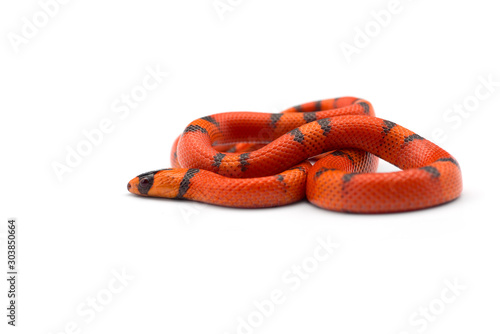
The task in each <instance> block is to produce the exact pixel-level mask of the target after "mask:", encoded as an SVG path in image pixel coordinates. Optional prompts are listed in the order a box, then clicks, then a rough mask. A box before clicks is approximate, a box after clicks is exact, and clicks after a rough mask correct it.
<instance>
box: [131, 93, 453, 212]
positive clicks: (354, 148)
mask: <svg viewBox="0 0 500 334" xmlns="http://www.w3.org/2000/svg"><path fill="white" fill-rule="evenodd" d="M377 157H380V158H382V159H384V160H386V161H388V162H390V163H392V164H394V165H395V166H397V167H399V168H400V169H402V170H401V171H397V172H392V173H376V169H377V165H378V158H377ZM310 158H314V159H315V160H317V161H316V163H314V165H312V164H311V162H310V160H311V159H310ZM171 163H172V166H173V167H174V168H169V169H162V170H157V171H152V172H148V173H144V174H141V175H139V176H137V177H135V178H134V179H132V180H131V181H130V182H129V184H128V187H127V188H128V190H129V191H130V192H132V193H135V194H137V195H143V196H153V197H165V198H183V199H190V200H195V201H201V202H206V203H211V204H217V205H222V206H231V207H243V208H261V207H272V206H280V205H286V204H289V203H293V202H296V201H299V200H301V199H303V198H304V197H305V196H307V199H308V200H309V201H310V202H311V203H313V204H315V205H317V206H319V207H322V208H325V209H329V210H334V211H345V212H359V213H384V212H399V211H410V210H416V209H423V208H427V207H431V206H435V205H439V204H442V203H446V202H448V201H451V200H453V199H455V198H457V197H458V196H459V195H460V193H461V191H462V177H461V172H460V167H459V165H458V163H457V161H456V160H455V159H454V158H453V157H452V156H451V155H450V154H449V153H448V152H446V151H445V150H443V149H442V148H440V147H439V146H437V145H435V144H433V143H432V142H430V141H428V140H426V139H424V138H422V137H421V136H419V135H418V134H416V133H414V132H412V131H410V130H408V129H406V128H404V127H402V126H400V125H398V124H395V123H393V122H391V121H387V120H383V119H380V118H377V117H375V114H374V110H373V107H372V105H371V104H370V103H369V102H368V101H366V100H362V99H358V98H354V97H343V98H336V99H328V100H321V101H316V102H310V103H305V104H302V105H299V106H295V107H292V108H290V109H287V110H285V111H283V112H282V113H278V114H270V113H257V112H228V113H220V114H215V115H212V116H207V117H202V118H199V119H197V120H195V121H193V122H191V123H190V124H189V125H188V126H187V127H186V129H185V130H184V132H183V134H182V135H181V136H180V137H179V138H178V139H177V140H176V141H175V143H174V146H173V148H172V154H171Z"/></svg>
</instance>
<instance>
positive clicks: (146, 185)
mask: <svg viewBox="0 0 500 334" xmlns="http://www.w3.org/2000/svg"><path fill="white" fill-rule="evenodd" d="M154 177H155V176H154V174H147V175H145V176H143V177H141V178H140V179H139V184H138V185H137V190H139V192H140V193H141V194H143V195H147V194H148V192H149V189H151V187H152V186H153V182H154Z"/></svg>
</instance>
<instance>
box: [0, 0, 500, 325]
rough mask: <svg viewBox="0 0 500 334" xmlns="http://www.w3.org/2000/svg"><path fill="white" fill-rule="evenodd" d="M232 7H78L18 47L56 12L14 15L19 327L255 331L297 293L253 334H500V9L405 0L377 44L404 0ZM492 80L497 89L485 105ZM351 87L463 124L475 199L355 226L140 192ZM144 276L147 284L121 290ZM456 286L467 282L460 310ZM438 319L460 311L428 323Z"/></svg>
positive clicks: (11, 187) (407, 119) (11, 207)
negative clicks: (241, 134) (224, 122)
mask: <svg viewBox="0 0 500 334" xmlns="http://www.w3.org/2000/svg"><path fill="white" fill-rule="evenodd" d="M47 1H48V0H46V1H42V2H43V3H44V2H47ZM227 1H229V0H223V1H221V2H222V3H230V5H229V6H231V10H228V11H227V12H224V13H223V14H222V16H221V15H219V14H220V13H218V12H217V10H216V9H215V8H214V6H213V2H212V0H205V1H201V0H197V1H154V0H143V1H118V0H115V1H96V0H87V1H78V0H74V1H69V2H68V3H67V4H64V5H63V4H61V5H59V9H58V11H57V13H55V14H54V15H53V17H50V18H49V20H48V22H47V24H46V26H44V27H40V28H38V32H37V33H34V34H33V36H30V38H26V40H23V41H24V43H22V44H20V45H18V46H17V47H15V46H14V44H13V43H12V39H13V37H12V36H14V35H15V36H18V37H19V36H23V35H22V32H23V26H24V25H26V22H25V21H24V19H23V18H27V19H28V20H29V21H31V22H33V16H34V15H35V16H36V15H38V14H39V12H40V11H41V10H42V9H41V7H40V4H39V3H38V2H37V1H35V0H23V1H15V2H14V1H9V2H7V1H4V2H2V4H1V5H0V22H1V23H0V27H1V34H2V42H1V43H0V57H1V59H0V60H1V61H0V88H1V92H2V94H1V98H0V110H1V119H0V124H1V131H0V143H1V150H2V151H1V156H2V163H1V172H2V176H3V182H2V186H1V192H0V193H1V194H0V198H1V211H0V213H1V214H0V219H1V222H2V225H1V228H0V233H1V234H0V241H1V245H0V246H1V249H2V250H1V254H2V255H1V256H0V258H1V262H2V263H3V264H2V266H1V267H2V272H5V271H6V270H4V268H5V262H6V254H5V233H6V225H7V218H9V217H16V218H17V219H18V224H19V237H20V240H19V243H20V245H19V261H20V262H19V272H20V277H19V286H18V288H19V299H18V305H19V309H18V327H17V328H15V329H12V328H10V326H7V325H6V320H7V318H6V317H5V313H6V310H5V307H6V305H7V297H6V292H7V285H6V281H5V280H4V279H3V278H2V280H1V282H2V283H1V284H0V296H1V298H0V304H1V309H2V310H4V311H2V315H1V317H0V318H1V319H2V320H1V322H2V323H1V324H0V332H1V333H14V332H19V333H64V332H66V333H110V332H111V333H137V332H142V333H213V334H216V333H217V334H223V333H225V332H227V333H230V334H234V333H238V327H237V326H238V324H239V320H238V318H239V317H241V318H243V319H247V318H248V316H249V315H251V314H254V315H255V313H252V312H255V310H256V307H255V305H254V302H255V301H262V300H264V299H269V296H270V293H271V291H273V289H279V290H281V291H283V292H284V293H285V294H286V300H285V301H284V302H283V303H282V304H280V305H276V306H275V311H274V313H273V314H272V315H270V316H267V317H265V319H263V321H262V324H260V325H259V326H258V327H256V328H254V327H252V328H250V329H248V328H246V331H244V330H243V331H241V329H240V331H239V332H240V333H247V334H250V333H252V332H253V333H260V334H266V333H385V334H386V333H394V334H398V333H402V332H404V331H406V332H407V333H412V334H413V333H421V332H427V333H472V332H484V333H486V332H487V333H494V332H498V331H499V330H500V324H499V322H498V314H499V312H500V304H499V302H498V300H499V298H500V287H499V284H500V283H499V282H500V272H499V270H498V257H499V254H500V243H499V242H498V235H499V232H500V228H499V225H498V223H499V221H498V220H499V219H498V204H497V203H498V176H497V173H498V171H497V168H496V164H497V162H498V158H497V157H498V154H497V152H496V151H497V147H498V130H497V127H498V124H499V123H498V121H499V116H498V112H499V107H500V87H499V86H498V82H499V81H500V71H499V69H498V63H499V59H500V45H499V43H498V32H499V31H500V21H499V20H498V8H496V7H495V3H494V2H492V1H487V0H476V1H439V2H436V1H430V0H419V1H409V0H401V2H400V5H399V12H398V13H396V14H392V15H391V19H390V22H389V23H388V24H386V26H384V27H382V28H380V29H379V30H380V31H376V29H377V24H375V25H373V22H375V21H374V20H375V19H374V17H373V16H372V14H371V13H372V11H375V12H380V11H381V10H386V9H387V8H388V7H389V6H390V5H389V3H390V2H389V1H384V0H381V1H367V0H365V1H326V0H324V1H319V0H317V1H307V2H306V1H285V0H279V1H272V2H271V1H262V0H260V1H259V0H241V1H239V2H238V1H236V0H233V1H230V2H227ZM53 9H54V8H53ZM37 13H38V14H37ZM38 19H40V17H39V18H38ZM41 20H42V21H41V22H42V23H41V24H43V23H44V22H43V15H42V16H41ZM39 24H40V23H39ZM367 26H368V27H369V28H370V27H371V29H374V30H372V33H371V34H372V37H370V38H369V42H367V44H368V45H366V46H362V47H360V48H359V50H358V53H357V54H354V55H352V57H350V60H351V61H350V62H349V61H348V59H347V58H346V57H345V55H344V54H343V52H342V50H341V45H343V44H342V43H349V44H351V45H355V44H354V40H355V38H356V36H357V34H358V33H357V31H358V30H357V29H361V30H363V29H365V28H366V27H367ZM378 27H380V25H378ZM24 29H26V28H24ZM358 37H359V36H358ZM344 45H345V44H344ZM358 45H359V43H358ZM146 68H151V69H155V68H159V69H160V70H161V71H164V72H168V76H167V77H165V78H164V79H163V81H162V82H161V84H159V85H158V87H157V88H156V89H154V90H152V91H150V92H148V94H147V97H146V98H145V99H144V101H141V102H140V103H139V104H138V106H137V107H136V108H134V109H131V110H130V113H129V114H128V115H127V116H126V117H125V116H124V115H125V114H123V113H116V112H114V108H113V105H114V106H115V107H116V103H118V102H120V98H121V96H122V94H130V93H131V91H132V90H133V89H137V86H140V85H141V83H142V81H143V79H144V78H145V77H146V75H147V74H148V72H147V70H146ZM481 77H482V78H488V77H491V78H492V80H493V81H495V82H497V86H496V87H493V88H492V92H491V93H490V94H489V96H488V97H486V98H483V99H481V100H479V99H476V100H474V99H475V97H474V94H475V91H476V88H477V87H478V86H481V79H480V78H481ZM479 89H480V90H481V89H482V90H481V92H483V93H485V92H487V90H485V88H484V87H483V88H479ZM346 95H349V96H357V97H361V98H365V99H367V100H369V101H371V102H372V103H373V105H374V107H375V111H376V113H377V115H378V116H379V117H382V118H385V119H389V120H391V121H394V122H396V123H398V124H401V125H403V126H405V127H407V128H410V129H411V130H413V131H415V132H417V133H419V134H421V135H422V136H424V137H426V138H429V139H431V140H432V139H433V138H434V137H433V131H434V130H435V129H436V128H441V129H443V133H444V135H445V138H444V139H441V140H440V141H439V144H440V145H441V146H442V147H443V148H445V149H446V150H448V151H449V152H450V153H451V154H453V155H454V156H455V158H456V159H457V160H458V161H459V162H460V164H461V167H462V171H463V178H464V191H463V195H462V196H461V197H460V198H459V200H457V201H454V202H453V203H450V204H448V205H444V206H439V207H437V208H433V209H428V210H423V211H418V212H411V213H402V214H390V215H353V214H341V213H335V212H329V211H326V210H322V209H319V208H317V207H315V206H313V205H311V204H309V203H307V202H306V201H304V202H301V203H298V204H295V205H290V206H287V207H281V208H274V209H262V210H240V209H228V208H220V207H215V206H208V205H198V204H193V203H192V202H181V201H169V200H158V199H147V198H139V197H137V196H133V195H131V194H129V193H128V192H127V191H126V184H127V182H128V181H129V180H130V179H131V178H133V177H134V176H135V175H137V174H139V173H142V172H145V171H148V170H153V169H158V168H163V167H168V166H169V153H170V148H171V143H172V141H173V140H174V139H175V137H176V136H177V135H178V134H179V133H180V132H181V131H182V130H183V129H184V127H185V126H186V125H187V124H188V123H189V122H190V121H192V120H194V119H196V118H198V117H201V116H205V115H209V114H214V113H218V112H224V111H233V110H237V111H242V110H245V111H262V112H278V111H281V110H282V109H285V108H287V107H290V106H292V105H295V104H299V103H304V102H308V101H313V100H317V99H325V98H333V97H339V96H346ZM117 100H118V102H117ZM464 101H469V102H471V101H472V102H474V101H478V105H477V106H475V107H470V108H469V109H471V110H472V111H471V112H467V113H468V114H467V115H466V116H467V117H466V116H459V119H457V115H458V114H456V113H448V111H447V110H449V109H450V108H453V107H454V105H456V104H458V105H462V104H463V103H464ZM115 109H116V108H115ZM464 115H465V114H464ZM120 116H122V117H121V118H120ZM446 117H448V118H446ZM449 117H454V118H453V119H454V120H453V121H450V118H449ZM103 119H110V120H111V122H112V124H113V127H112V131H110V132H109V133H107V134H105V135H104V136H103V139H102V141H101V142H100V143H99V144H98V145H97V146H94V147H93V149H92V152H91V153H90V154H89V155H88V156H86V157H84V158H83V159H82V161H81V162H80V163H79V164H78V165H77V166H76V167H75V168H72V171H71V172H67V173H65V174H64V175H63V176H62V180H59V179H58V177H57V175H56V173H55V172H54V170H53V164H54V163H55V162H58V163H63V164H64V163H65V159H66V155H67V152H68V151H67V150H68V147H70V148H73V149H75V148H76V147H77V145H78V144H79V143H81V142H82V141H84V140H85V136H84V135H83V131H91V130H92V129H95V128H97V127H98V126H99V124H100V122H101V121H102V120H103ZM454 126H455V127H454ZM381 170H384V171H388V170H394V168H393V167H391V166H389V165H388V164H385V165H384V164H383V165H381ZM328 237H330V238H331V239H332V240H335V241H336V242H338V243H339V244H340V246H339V247H338V249H336V250H335V252H334V253H333V254H332V255H331V256H330V257H329V258H328V259H327V260H325V261H323V262H321V263H319V266H318V268H317V270H313V272H312V273H311V274H310V276H309V278H307V279H303V280H302V281H301V286H300V288H299V289H297V290H295V291H292V290H291V284H289V283H286V282H285V281H283V279H282V275H285V276H286V275H287V273H288V272H287V271H288V270H289V269H290V267H291V266H292V265H293V264H299V265H300V264H301V263H302V262H303V261H304V260H305V261H306V263H307V261H309V260H310V259H309V260H308V258H309V257H310V256H311V255H312V254H313V252H314V249H315V248H316V247H317V245H318V243H317V241H316V239H317V238H322V239H326V238H328ZM309 263H310V262H309ZM122 270H125V271H126V274H127V275H129V276H132V277H133V278H131V279H130V280H129V281H127V283H126V286H125V287H123V289H120V290H121V291H120V292H116V293H112V292H109V288H108V284H109V283H111V284H114V285H113V286H114V287H115V288H116V287H120V284H118V283H116V282H115V281H114V280H113V277H114V274H113V273H114V272H121V271H122ZM1 277H4V274H2V275H1ZM447 280H448V281H450V282H454V281H457V282H458V283H459V284H460V285H462V286H464V287H465V288H463V290H461V292H460V294H459V296H458V297H456V298H454V301H453V302H450V303H446V304H443V303H442V302H440V301H439V299H440V298H441V292H442V291H443V289H445V288H446V283H445V282H446V281H447ZM449 296H451V294H450V295H449ZM95 297H99V298H100V300H101V301H104V300H105V302H106V303H107V304H106V305H104V306H103V307H102V310H101V308H99V309H100V310H101V311H99V312H97V311H89V310H90V307H89V306H87V305H86V303H87V302H88V300H91V298H95ZM106 297H108V299H106ZM109 297H110V298H109ZM89 298H90V299H89ZM99 298H98V299H99ZM103 298H104V299H103ZM440 303H441V304H440ZM430 305H434V306H433V307H438V306H439V305H445V306H444V310H439V311H443V312H442V313H441V314H439V315H432V314H431V315H432V319H433V320H432V321H430V320H424V321H423V320H421V319H424V318H422V317H421V316H418V312H420V311H421V310H422V309H425V308H429V306H430ZM4 306H5V307H4ZM78 310H80V311H78ZM82 310H84V313H83V314H82V312H81V311H82ZM419 310H420V311H419ZM85 312H86V313H85ZM92 312H94V313H95V314H94V315H95V317H91V315H90V314H92ZM415 312H417V316H415V314H416V313H415ZM256 317H257V318H258V315H257V316H256ZM412 317H413V319H414V320H415V319H417V320H418V319H420V320H419V322H418V325H416V324H415V323H412V322H410V318H412ZM415 317H416V318H415ZM257 318H256V319H257ZM245 321H246V320H245ZM422 321H423V323H422ZM424 324H425V326H424ZM424 327H425V328H424ZM65 328H68V329H69V330H66V329H65ZM71 328H73V329H74V330H72V329H71Z"/></svg>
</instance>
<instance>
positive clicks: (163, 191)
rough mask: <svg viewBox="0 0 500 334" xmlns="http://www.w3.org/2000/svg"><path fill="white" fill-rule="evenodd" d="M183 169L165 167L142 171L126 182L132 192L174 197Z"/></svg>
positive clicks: (143, 194)
mask: <svg viewBox="0 0 500 334" xmlns="http://www.w3.org/2000/svg"><path fill="white" fill-rule="evenodd" d="M184 173H185V170H183V169H181V168H167V169H160V170H155V171H151V172H147V173H142V174H140V175H138V176H136V177H135V178H133V179H132V180H130V182H129V183H128V184H127V190H128V191H130V192H131V193H133V194H136V195H141V196H151V197H165V198H175V197H176V196H177V194H178V192H179V185H180V183H181V181H182V177H183V175H184Z"/></svg>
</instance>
